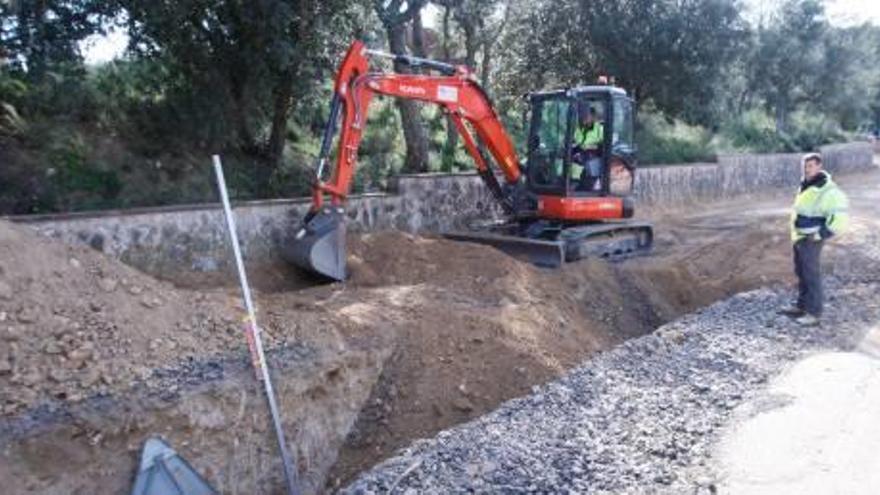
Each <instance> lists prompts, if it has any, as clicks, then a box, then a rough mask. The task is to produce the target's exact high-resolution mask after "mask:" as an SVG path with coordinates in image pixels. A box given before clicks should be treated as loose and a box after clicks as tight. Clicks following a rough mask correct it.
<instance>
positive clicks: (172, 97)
mask: <svg viewBox="0 0 880 495" xmlns="http://www.w3.org/2000/svg"><path fill="white" fill-rule="evenodd" d="M427 3H428V2H422V1H419V2H404V1H398V0H394V1H379V0H371V1H369V2H367V1H362V0H355V1H354V2H349V1H343V0H330V1H318V0H307V1H293V0H254V1H248V2H233V1H229V0H180V1H175V2H156V1H148V0H111V1H97V0H14V1H11V2H2V3H0V46H2V50H0V57H2V59H0V62H4V65H2V66H0V163H2V164H3V165H2V166H0V212H16V213H33V212H46V211H62V210H76V209H87V208H108V207H128V206H142V205H155V204H168V203H186V202H201V201H213V200H215V199H216V197H215V194H216V193H215V191H214V187H213V178H212V176H211V172H210V166H209V159H208V157H209V156H210V155H211V154H212V153H218V152H219V153H222V154H223V157H224V164H225V166H226V169H227V176H228V182H229V185H230V188H231V189H232V191H233V196H234V197H236V198H239V199H245V198H265V197H290V196H298V195H304V194H307V193H308V191H309V187H310V184H311V181H312V179H313V177H312V174H313V171H312V167H313V166H314V162H315V158H316V156H317V155H318V149H319V147H320V142H321V133H322V132H323V129H324V126H325V121H326V118H327V113H328V108H327V107H328V102H329V100H330V96H331V91H332V89H331V88H332V75H333V70H334V68H335V66H336V63H337V62H338V60H339V57H340V56H341V54H342V53H343V51H344V49H345V47H346V46H347V44H348V43H349V42H350V41H351V39H352V38H355V37H357V38H361V39H367V40H368V41H369V44H370V45H371V46H372V47H375V48H380V47H381V46H382V45H383V44H384V43H386V42H389V44H393V45H394V46H395V47H396V49H399V50H402V51H406V52H411V53H421V52H422V51H424V53H425V55H426V56H428V57H431V58H440V59H448V60H450V61H452V62H454V63H466V64H468V65H470V66H471V67H472V68H473V69H474V70H475V73H476V76H477V77H478V79H479V80H480V81H481V83H482V84H483V86H484V87H485V88H486V89H487V90H488V91H489V93H490V94H491V95H492V98H493V100H494V101H495V103H496V111H497V113H498V114H499V115H500V117H501V118H502V120H503V122H504V124H505V127H506V128H507V130H508V133H509V134H510V135H511V136H512V138H513V139H514V141H515V142H516V143H517V144H519V145H520V146H518V147H517V148H518V149H519V150H520V151H522V149H523V148H522V146H521V143H523V141H524V137H525V134H526V131H527V129H526V128H525V127H524V126H523V120H522V110H523V108H522V106H523V100H522V99H521V98H520V97H521V96H522V95H523V94H524V93H526V92H528V91H533V90H541V89H552V88H558V87H564V86H567V85H574V84H589V83H591V82H592V81H594V80H595V77H596V76H597V75H598V74H600V73H608V74H610V75H613V76H616V78H617V82H618V83H619V84H620V85H621V86H623V87H625V88H626V89H627V90H628V91H629V92H630V94H632V95H634V96H635V97H636V98H637V99H638V100H639V104H640V107H641V108H643V109H644V110H643V112H642V114H641V116H640V117H639V120H638V129H637V141H638V144H639V147H640V154H641V161H642V162H643V163H681V162H694V161H706V160H711V159H712V157H713V156H714V155H715V154H717V153H721V152H731V151H740V152H779V151H800V150H808V149H815V148H816V147H818V146H821V145H822V144H826V143H829V142H834V141H840V140H845V139H847V136H849V135H851V133H852V132H853V131H855V130H856V129H860V128H864V127H866V126H871V125H873V126H880V71H877V70H876V68H877V67H878V66H880V27H876V26H871V25H867V24H866V25H861V26H853V27H846V28H842V27H836V26H834V25H832V24H830V23H829V22H828V21H827V20H826V19H825V16H824V11H823V6H822V2H820V1H819V0H783V1H781V2H778V5H779V8H778V10H777V11H775V12H772V13H771V14H770V15H769V16H767V17H765V18H763V19H761V20H760V21H759V22H758V23H756V24H754V25H750V24H748V23H747V22H746V20H745V19H744V17H743V15H742V10H743V2H742V1H741V0H692V1H687V2H682V1H678V0H632V1H627V2H615V1H611V2H594V1H587V0H559V1H551V0H443V1H440V0H437V1H434V2H431V3H434V4H436V5H437V6H439V7H440V18H438V19H437V21H438V22H437V23H435V24H434V26H436V30H432V28H431V27H430V26H431V24H429V23H426V25H425V26H418V27H417V26H416V23H415V22H414V21H415V19H416V17H415V16H416V13H417V12H419V11H420V9H421V8H422V7H423V6H424V5H425V4H427ZM120 22H122V23H124V24H125V26H124V28H125V29H127V33H128V34H129V35H130V37H131V46H130V49H129V51H128V53H127V54H126V57H125V58H124V59H121V60H117V61H114V62H112V63H109V64H105V65H102V66H100V67H86V66H84V65H83V63H82V57H81V55H80V46H81V42H82V40H83V39H84V38H86V37H87V36H90V35H94V34H97V33H100V32H102V31H103V30H104V29H105V28H106V27H108V25H109V24H108V23H116V24H119V23H120ZM390 25H394V26H395V27H394V29H393V30H392V29H389V26H390ZM392 31H393V33H392ZM391 34H394V35H395V36H390V35H391ZM386 37H387V39H386ZM392 38H393V40H392ZM374 68H378V66H377V67H374ZM420 108H421V110H420V111H419V112H416V113H415V114H412V115H410V116H409V117H410V120H413V121H416V120H417V122H416V124H418V125H419V126H420V127H421V129H422V130H424V134H425V136H426V138H427V141H426V142H427V150H428V155H427V156H428V157H429V158H428V159H427V160H425V161H423V162H419V166H418V167H416V168H412V167H410V169H411V170H416V169H418V170H423V169H425V167H424V166H423V165H424V164H425V163H427V167H426V168H427V170H430V171H458V170H473V160H472V159H471V158H470V157H469V156H468V155H467V153H466V152H465V150H464V148H463V146H462V144H461V142H460V140H456V139H449V133H448V132H447V127H448V122H447V120H446V119H445V117H444V116H443V115H442V114H441V113H439V112H437V111H436V109H435V108H434V107H432V106H430V105H420ZM413 116H415V117H416V118H413ZM410 124H412V122H410ZM403 127H404V126H403V123H402V121H401V117H400V113H399V108H398V107H397V106H396V105H395V104H394V103H393V101H392V100H386V99H382V98H378V99H375V100H374V105H373V106H372V107H371V108H370V117H369V121H368V123H367V125H366V127H365V131H364V132H365V135H364V139H363V141H362V144H361V147H360V159H359V165H360V166H359V167H358V169H357V172H356V177H355V182H354V191H355V192H363V191H371V190H376V189H381V188H383V187H385V185H386V184H387V179H388V177H389V176H390V175H392V174H395V173H399V172H400V171H401V170H402V169H403V167H404V161H405V160H404V155H405V152H406V151H407V150H408V148H409V147H408V146H407V137H406V135H405V134H404V133H403V132H402V128H403ZM410 130H411V131H412V128H410ZM410 134H411V136H410V137H412V133H410ZM413 139H414V138H413ZM413 139H411V140H413ZM453 144H454V146H453ZM333 158H335V151H333V156H332V157H331V162H332V161H333V160H332V159H333Z"/></svg>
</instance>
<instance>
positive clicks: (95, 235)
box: [12, 143, 874, 276]
mask: <svg viewBox="0 0 880 495" xmlns="http://www.w3.org/2000/svg"><path fill="white" fill-rule="evenodd" d="M822 153H823V155H824V156H825V160H826V164H827V167H828V168H829V169H830V170H831V171H832V173H843V174H845V173H852V172H858V171H864V170H868V169H869V168H871V167H873V166H874V165H873V163H872V159H873V154H872V147H871V145H870V144H868V143H851V144H844V145H834V146H828V147H825V148H823V149H822ZM799 167H800V155H799V154H776V155H725V156H721V157H719V160H718V163H707V164H692V165H667V166H655V167H645V168H642V169H640V170H639V171H638V173H637V178H636V186H635V196H636V198H637V200H638V204H641V205H655V206H673V207H674V206H679V205H686V204H688V203H690V202H693V201H705V200H712V199H724V198H731V197H735V196H739V195H742V194H746V193H754V192H760V191H766V190H771V189H775V188H780V187H794V186H795V185H796V184H797V183H798V181H799V179H800V176H799ZM308 207H309V200H308V199H304V198H301V199H293V200H270V201H253V202H246V203H239V204H236V205H235V214H236V222H237V224H238V228H239V238H240V240H241V242H242V248H243V253H244V256H245V259H246V260H260V261H267V260H273V259H275V258H276V256H277V253H278V250H277V248H276V246H277V245H278V244H279V243H280V242H283V241H284V240H285V239H286V238H287V236H289V235H290V233H291V232H293V231H294V230H295V229H296V226H297V225H299V222H300V220H301V219H302V217H303V215H304V214H305V213H306V211H307V210H308ZM347 211H348V216H349V219H350V221H349V228H350V230H352V231H372V230H383V229H399V230H404V231H410V232H417V231H421V232H424V231H427V232H442V231H445V230H449V229H452V228H455V227H457V226H460V225H461V224H463V223H464V222H466V221H467V220H470V219H474V218H486V217H487V216H490V215H493V214H495V212H496V210H495V207H494V201H493V199H492V197H491V195H490V194H489V192H488V190H487V189H486V188H485V186H484V185H483V183H482V182H481V180H480V179H479V177H477V176H476V175H474V174H451V175H436V174H426V175H405V176H400V177H397V178H395V179H394V180H393V181H392V184H391V187H390V188H389V192H387V193H379V194H367V195H360V196H354V197H352V198H351V200H350V201H349V203H348V208H347ZM12 220H14V221H16V222H22V223H27V224H30V225H31V226H32V227H33V228H34V229H36V230H38V231H39V232H41V233H42V234H44V235H46V236H49V237H53V238H57V239H60V240H62V241H65V242H71V243H76V242H81V243H86V244H89V245H91V246H92V247H93V248H95V249H97V250H100V251H103V252H104V253H107V254H108V255H111V256H114V257H117V258H119V259H121V260H122V261H124V262H126V263H128V264H130V265H132V266H135V267H137V268H139V269H141V270H143V271H145V272H147V273H151V274H153V275H157V276H167V275H171V274H173V273H174V272H175V271H178V270H196V271H218V270H226V269H229V268H230V266H231V265H230V256H229V251H228V237H227V233H226V226H225V222H224V219H223V215H222V210H221V209H220V206H219V204H204V205H189V206H174V207H159V208H141V209H133V210H124V211H104V212H88V213H74V214H64V215H38V216H20V217H13V218H12Z"/></svg>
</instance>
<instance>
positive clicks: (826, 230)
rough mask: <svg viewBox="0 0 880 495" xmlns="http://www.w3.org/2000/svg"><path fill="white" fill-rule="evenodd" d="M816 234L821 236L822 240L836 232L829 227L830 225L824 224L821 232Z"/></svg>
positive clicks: (820, 228)
mask: <svg viewBox="0 0 880 495" xmlns="http://www.w3.org/2000/svg"><path fill="white" fill-rule="evenodd" d="M816 235H818V236H819V240H820V241H824V240H825V239H828V238H830V237H831V236H833V235H834V232H832V231H831V229H829V228H828V227H826V226H825V225H823V226H821V227H819V233H818V234H816Z"/></svg>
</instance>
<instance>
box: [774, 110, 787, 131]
mask: <svg viewBox="0 0 880 495" xmlns="http://www.w3.org/2000/svg"><path fill="white" fill-rule="evenodd" d="M787 131H788V112H787V111H786V108H785V105H783V104H782V103H779V104H777V105H776V132H777V133H779V134H785V133H786V132H787Z"/></svg>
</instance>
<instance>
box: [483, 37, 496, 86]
mask: <svg viewBox="0 0 880 495" xmlns="http://www.w3.org/2000/svg"><path fill="white" fill-rule="evenodd" d="M492 44H493V43H492V42H490V41H487V42H486V43H485V44H484V45H483V60H482V63H481V64H480V65H481V67H480V85H481V86H483V91H485V92H486V94H491V93H490V92H489V76H490V75H491V71H492Z"/></svg>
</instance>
